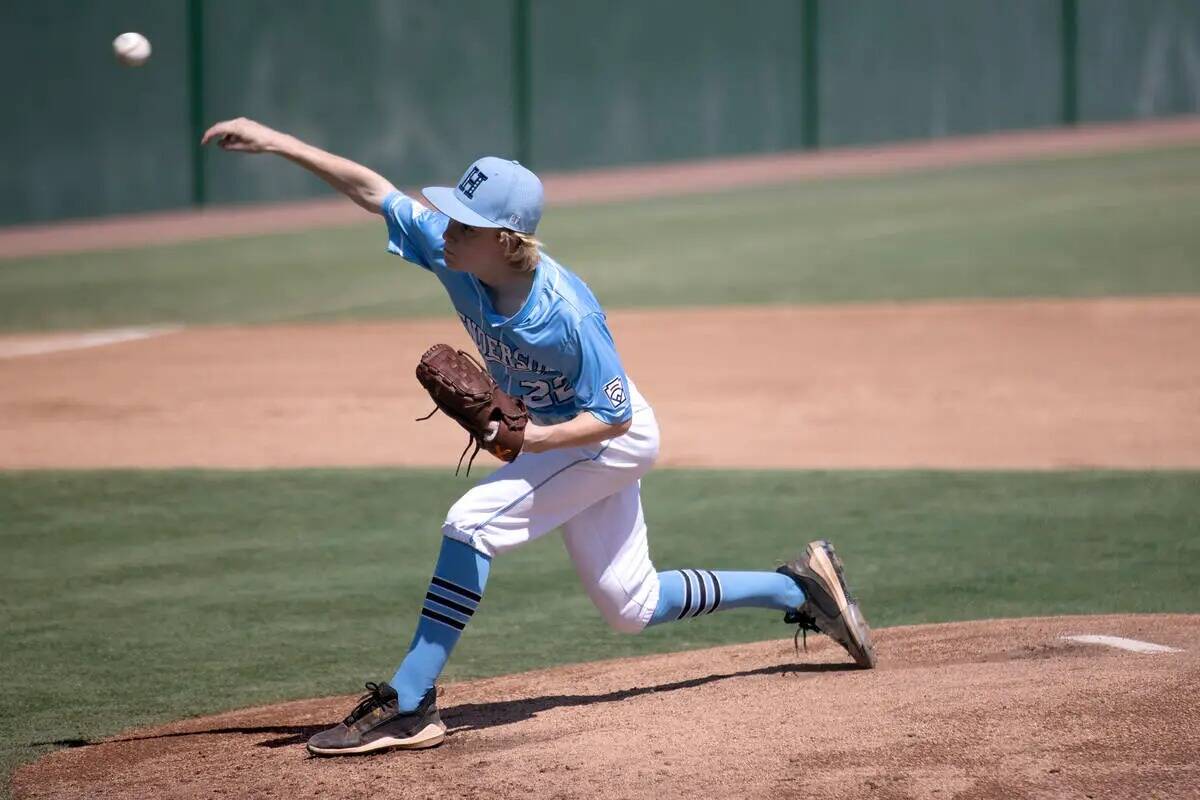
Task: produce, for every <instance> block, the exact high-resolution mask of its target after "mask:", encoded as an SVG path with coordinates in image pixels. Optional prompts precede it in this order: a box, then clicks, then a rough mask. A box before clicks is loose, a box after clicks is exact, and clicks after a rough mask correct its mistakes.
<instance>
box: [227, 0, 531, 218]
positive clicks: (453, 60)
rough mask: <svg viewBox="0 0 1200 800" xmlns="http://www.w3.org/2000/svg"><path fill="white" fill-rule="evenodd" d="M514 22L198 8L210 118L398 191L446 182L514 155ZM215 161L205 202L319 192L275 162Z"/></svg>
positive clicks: (495, 7) (475, 5)
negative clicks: (257, 125) (324, 152)
mask: <svg viewBox="0 0 1200 800" xmlns="http://www.w3.org/2000/svg"><path fill="white" fill-rule="evenodd" d="M511 15H512V12H511V7H510V5H509V3H506V2H495V0H455V2H454V3H453V4H435V3H428V2H420V1H419V0H341V2H337V3H333V2H329V1H328V0H299V1H298V2H289V3H280V2H278V1H277V0H206V3H205V30H204V41H205V44H206V50H208V52H209V55H208V57H207V58H206V59H205V65H206V67H205V73H204V83H205V88H206V98H205V107H206V109H207V116H208V117H209V118H210V119H214V120H216V119H221V118H224V117H229V116H239V115H244V116H253V117H255V118H257V119H259V120H261V121H262V122H265V123H267V124H270V125H272V126H274V127H278V128H280V129H282V130H286V131H288V132H289V133H293V134H295V135H297V136H299V137H301V138H302V139H305V140H306V141H309V142H311V143H312V144H315V145H317V146H319V147H322V148H326V149H329V150H332V151H334V152H336V153H339V154H342V155H345V156H347V157H349V158H352V159H354V160H356V161H361V162H362V163H364V164H367V165H368V166H370V167H371V168H373V169H375V170H376V171H378V172H380V173H381V174H383V175H385V176H387V177H389V178H391V179H392V180H393V182H395V183H397V184H400V185H409V184H420V183H423V182H426V181H437V182H440V183H449V182H453V181H456V180H457V179H458V177H459V175H460V174H461V173H462V171H463V170H464V169H465V168H466V166H467V164H469V163H470V162H471V161H472V160H474V158H475V157H477V156H479V155H483V154H487V153H493V152H494V153H498V154H504V153H508V152H511V151H512V150H513V147H514V141H513V125H514V123H513V117H512V91H513V89H512V68H511V61H512V48H511V41H512V40H511ZM217 43H219V49H217V48H218V46H217ZM222 155H224V154H210V155H208V156H206V174H207V176H208V191H209V200H210V201H211V202H214V203H223V202H230V201H251V200H277V199H283V198H290V197H304V196H310V195H313V194H318V193H322V192H325V191H327V190H326V189H325V187H324V185H323V184H322V183H320V182H319V181H318V180H317V179H316V178H313V177H311V176H310V175H308V174H307V173H305V172H303V171H302V170H299V169H297V168H296V167H295V166H293V165H291V164H288V163H286V162H284V161H283V160H282V159H277V158H262V157H259V158H252V159H247V158H230V157H224V158H222V157H221V156H222Z"/></svg>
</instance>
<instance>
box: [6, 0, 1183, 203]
mask: <svg viewBox="0 0 1200 800" xmlns="http://www.w3.org/2000/svg"><path fill="white" fill-rule="evenodd" d="M125 30H140V31H143V32H145V33H146V34H147V35H148V36H149V37H150V39H151V41H152V42H153V45H154V56H153V58H152V59H151V61H150V62H149V64H147V65H146V66H145V67H142V68H141V69H128V68H123V67H120V66H118V65H117V64H116V63H115V62H114V61H113V59H112V55H111V52H110V50H109V42H110V41H111V40H112V38H113V37H114V36H116V35H117V34H118V33H120V32H122V31H125ZM193 48H195V55H196V57H195V58H194V59H193V57H192V56H193ZM0 108H3V109H4V111H3V114H4V116H3V123H4V124H3V125H0V148H2V149H3V152H4V153H5V156H4V158H3V160H2V161H0V224H8V223H19V222H30V221H41V220H51V219H58V218H64V217H79V216H96V215H103V214H114V213H125V212H132V211H142V210H151V209H163V208H177V207H183V206H187V205H189V204H191V203H192V202H193V201H196V200H201V201H205V202H209V203H229V202H255V201H263V200H278V199H287V198H302V197H307V196H312V195H316V194H321V193H325V192H327V191H328V190H327V189H326V188H325V187H324V186H323V184H321V183H320V182H319V181H318V180H316V179H315V178H313V177H311V176H309V175H307V174H305V173H303V172H301V171H299V170H297V169H295V168H294V167H292V166H291V165H289V164H287V163H285V162H283V161H281V160H279V159H272V158H246V157H243V158H237V159H234V158H227V157H221V155H220V154H217V153H201V152H200V151H199V150H198V149H197V147H196V133H197V131H196V128H197V127H198V126H199V125H200V123H202V122H203V123H208V122H212V121H214V120H217V119H220V118H222V117H226V116H234V115H238V114H245V115H247V116H255V117H258V118H260V119H262V120H264V121H266V122H268V123H270V124H273V125H276V126H278V127H281V128H283V129H285V130H288V131H291V132H294V133H296V134H298V135H300V136H301V137H304V138H306V139H309V140H310V141H312V142H314V143H315V144H318V145H321V146H324V147H327V148H329V149H332V150H334V151H337V152H341V153H344V154H345V155H347V156H350V157H351V158H355V159H358V160H361V161H363V162H365V163H366V164H368V165H370V166H372V167H374V168H375V169H377V170H379V171H381V172H383V173H384V174H386V175H388V176H389V177H391V178H392V179H393V180H395V181H396V182H398V183H400V184H404V185H412V184H421V183H423V182H425V181H438V182H445V181H450V180H453V179H454V178H455V177H456V176H457V175H458V173H459V171H460V170H461V169H462V168H463V166H464V165H465V164H466V163H467V162H468V161H469V160H470V159H471V158H473V157H475V156H477V155H479V154H481V153H499V154H511V155H513V156H514V157H520V158H523V159H524V160H526V162H527V163H529V164H530V165H531V166H533V167H535V168H537V169H571V168H586V167H596V166H604V165H613V164H624V163H638V162H649V161H658V160H675V159H687V158H700V157H708V156H721V155H731V154H741V153H756V152H773V151H779V150H791V149H797V148H801V147H814V146H822V147H831V146H840V145H851V144H862V143H875V142H884V141H893V140H902V139H913V138H924V137H930V136H942V135H950V134H962V133H976V132H983V131H991V130H1002V129H1014V128H1025V127H1044V126H1050V125H1058V124H1064V123H1068V122H1071V121H1074V120H1080V121H1085V122H1086V121H1102V120H1121V119H1134V118H1145V117H1153V116H1164V115H1172V114H1180V113H1196V112H1198V111H1200V0H755V2H751V3H730V2H728V1H727V0H640V2H639V1H638V0H610V2H607V3H595V2H585V0H452V2H447V3H431V2H428V0H338V2H335V1H334V0H104V2H74V1H70V0H0Z"/></svg>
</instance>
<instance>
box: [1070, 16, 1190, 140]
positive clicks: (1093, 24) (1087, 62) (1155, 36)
mask: <svg viewBox="0 0 1200 800" xmlns="http://www.w3.org/2000/svg"><path fill="white" fill-rule="evenodd" d="M1079 12H1080V13H1079V76H1080V81H1079V114H1080V119H1081V120H1084V121H1089V120H1091V121H1103V120H1123V119H1143V118H1148V117H1162V116H1169V115H1174V114H1185V113H1188V114H1195V113H1197V112H1200V2H1197V0H1136V2H1135V1H1134V0H1080V3H1079Z"/></svg>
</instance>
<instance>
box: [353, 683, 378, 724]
mask: <svg viewBox="0 0 1200 800" xmlns="http://www.w3.org/2000/svg"><path fill="white" fill-rule="evenodd" d="M366 687H367V693H366V694H364V695H363V696H362V698H361V699H360V700H359V701H358V705H356V706H355V707H354V710H353V711H351V712H350V716H348V717H346V718H345V719H344V720H342V724H344V725H353V724H354V723H355V722H358V721H359V720H360V719H362V718H363V717H365V716H366V715H367V714H370V713H371V712H372V711H374V710H375V709H376V708H382V707H383V706H385V705H387V700H386V699H385V698H384V696H383V693H382V692H380V690H379V684H378V683H375V682H374V681H367V684H366Z"/></svg>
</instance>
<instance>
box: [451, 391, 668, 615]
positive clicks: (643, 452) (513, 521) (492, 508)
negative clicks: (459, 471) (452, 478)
mask: <svg viewBox="0 0 1200 800" xmlns="http://www.w3.org/2000/svg"><path fill="white" fill-rule="evenodd" d="M629 395H630V400H631V402H632V405H633V424H632V426H631V427H630V429H629V431H628V432H626V433H625V434H623V435H621V436H618V437H615V438H613V439H609V440H607V441H604V442H601V443H600V444H597V445H589V446H587V447H573V448H567V449H560V450H550V451H548V452H545V453H522V454H521V455H519V456H517V458H516V460H515V461H513V462H512V463H509V464H505V465H504V466H503V467H501V468H500V469H498V470H496V471H495V472H494V473H492V474H491V475H490V476H488V477H487V478H486V479H484V480H483V481H482V482H481V483H479V484H478V485H477V486H475V487H474V488H472V489H471V490H470V491H468V492H467V493H466V494H465V495H463V496H462V498H461V499H460V500H459V501H458V502H457V503H455V504H454V505H453V506H452V507H451V508H450V511H449V513H448V514H447V515H446V522H445V525H444V526H443V528H442V533H444V534H445V535H446V536H449V537H450V538H452V539H457V540H458V541H461V542H464V543H466V544H468V545H470V546H471V547H473V548H475V549H476V550H478V551H479V552H481V553H483V554H484V555H487V556H496V555H499V554H501V553H504V552H506V551H508V550H511V549H513V548H514V547H518V546H520V545H522V544H524V543H526V542H529V541H532V540H534V539H537V538H538V537H540V536H544V535H545V534H547V533H549V532H550V531H552V530H554V529H555V528H557V527H558V526H560V525H561V526H563V541H564V543H565V544H566V546H567V553H568V554H569V555H570V557H571V561H572V562H573V563H574V565H575V571H576V572H577V573H578V574H579V579H580V580H581V581H582V582H583V585H584V588H585V589H586V590H587V593H588V596H589V597H590V598H591V599H592V602H593V603H594V604H595V605H596V608H597V609H599V611H600V614H601V615H602V616H603V617H604V619H605V621H607V622H608V624H609V625H611V626H612V627H613V628H615V629H616V630H619V631H623V632H626V633H636V632H638V631H640V630H641V629H642V628H644V627H645V626H646V624H647V623H648V622H649V621H650V617H651V615H653V613H654V608H655V606H656V605H657V603H658V574H657V572H656V571H655V569H654V565H653V564H652V563H651V562H650V550H649V546H648V544H647V542H646V523H645V520H644V519H643V517H642V499H641V485H640V479H641V477H642V476H643V475H645V474H646V472H647V471H649V469H650V467H651V466H652V465H653V464H654V460H655V459H656V458H657V457H658V441H659V438H658V437H659V434H658V422H657V421H656V420H655V418H654V411H653V410H652V409H651V408H650V406H649V405H648V404H647V403H646V401H645V399H644V398H643V397H642V396H641V394H640V393H639V392H638V391H637V388H636V387H635V386H634V385H633V382H632V381H630V383H629Z"/></svg>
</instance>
